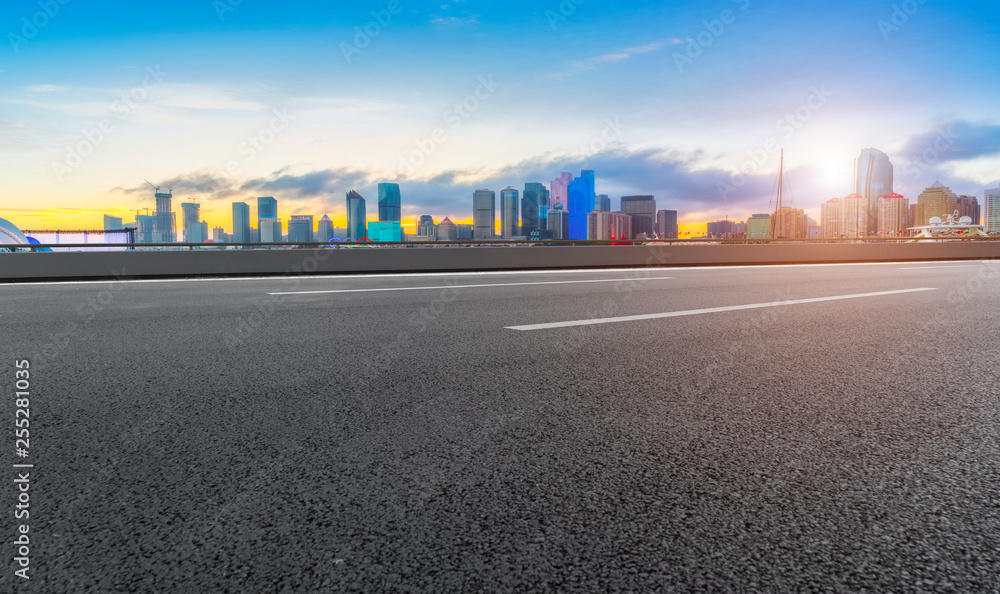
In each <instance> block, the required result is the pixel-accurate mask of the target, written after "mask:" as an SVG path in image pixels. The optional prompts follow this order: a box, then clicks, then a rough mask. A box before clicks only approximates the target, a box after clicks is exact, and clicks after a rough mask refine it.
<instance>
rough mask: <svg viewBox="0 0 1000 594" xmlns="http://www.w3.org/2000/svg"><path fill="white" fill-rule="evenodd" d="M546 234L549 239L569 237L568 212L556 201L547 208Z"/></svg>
mask: <svg viewBox="0 0 1000 594" xmlns="http://www.w3.org/2000/svg"><path fill="white" fill-rule="evenodd" d="M548 221H549V223H548V224H549V228H548V235H549V238H550V239H569V213H568V212H566V210H564V209H563V205H562V204H560V203H558V202H556V203H555V204H553V205H552V209H551V210H549V217H548Z"/></svg>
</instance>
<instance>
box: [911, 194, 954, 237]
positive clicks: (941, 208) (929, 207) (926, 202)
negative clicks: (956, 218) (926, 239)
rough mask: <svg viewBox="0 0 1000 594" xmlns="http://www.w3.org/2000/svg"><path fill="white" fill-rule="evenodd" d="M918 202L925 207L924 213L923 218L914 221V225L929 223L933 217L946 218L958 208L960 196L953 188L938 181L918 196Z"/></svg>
mask: <svg viewBox="0 0 1000 594" xmlns="http://www.w3.org/2000/svg"><path fill="white" fill-rule="evenodd" d="M917 204H919V205H920V206H922V207H923V215H922V217H921V219H922V220H920V221H914V226H919V225H929V224H930V220H931V219H932V218H934V217H940V218H944V217H946V216H948V215H950V214H953V213H954V212H955V211H956V210H958V196H956V195H955V192H952V191H951V188H946V187H944V186H942V185H941V184H940V183H937V184H934V185H933V186H931V187H929V188H927V189H926V190H924V191H923V192H921V193H920V195H919V196H917Z"/></svg>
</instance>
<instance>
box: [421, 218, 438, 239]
mask: <svg viewBox="0 0 1000 594" xmlns="http://www.w3.org/2000/svg"><path fill="white" fill-rule="evenodd" d="M417 235H419V236H423V237H436V236H437V225H436V224H435V223H434V217H432V216H431V215H420V220H418V221H417Z"/></svg>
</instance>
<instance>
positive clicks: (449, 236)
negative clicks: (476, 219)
mask: <svg viewBox="0 0 1000 594" xmlns="http://www.w3.org/2000/svg"><path fill="white" fill-rule="evenodd" d="M437 238H438V241H455V240H456V239H458V227H456V226H455V223H452V222H451V219H449V218H448V217H445V218H444V220H443V221H441V224H440V225H438V228H437Z"/></svg>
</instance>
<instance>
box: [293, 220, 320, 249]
mask: <svg viewBox="0 0 1000 594" xmlns="http://www.w3.org/2000/svg"><path fill="white" fill-rule="evenodd" d="M314 241H316V238H315V236H314V234H313V216H312V215H292V218H291V219H290V220H289V221H288V242H289V243H313V242H314Z"/></svg>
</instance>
